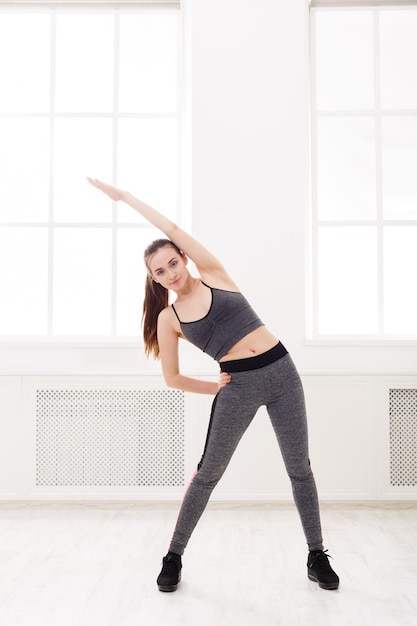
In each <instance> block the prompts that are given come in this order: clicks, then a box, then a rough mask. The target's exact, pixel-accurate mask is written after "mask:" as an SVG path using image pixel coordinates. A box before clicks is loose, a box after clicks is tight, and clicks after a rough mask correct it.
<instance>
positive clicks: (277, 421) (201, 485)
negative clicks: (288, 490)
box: [169, 344, 323, 554]
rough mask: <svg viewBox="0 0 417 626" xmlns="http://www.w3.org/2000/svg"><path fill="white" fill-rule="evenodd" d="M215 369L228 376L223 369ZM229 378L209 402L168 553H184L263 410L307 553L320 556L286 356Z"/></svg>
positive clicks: (299, 408) (299, 402)
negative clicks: (194, 468)
mask: <svg viewBox="0 0 417 626" xmlns="http://www.w3.org/2000/svg"><path fill="white" fill-rule="evenodd" d="M279 345H282V344H279ZM284 351H285V348H284ZM270 352H271V351H270ZM254 358H255V359H256V357H254ZM244 361H252V359H244ZM229 363H233V362H229ZM220 365H221V366H222V369H223V370H224V371H228V370H227V364H225V363H221V364H220ZM231 376H232V380H231V382H230V383H229V384H228V385H227V386H226V387H224V388H223V389H221V390H220V391H219V393H218V394H217V395H216V397H215V399H214V402H213V407H212V413H211V419H210V424H209V430H208V434H207V440H206V445H205V449H204V454H203V457H202V459H201V462H200V464H199V466H198V470H197V471H196V473H195V474H194V477H193V479H192V481H191V483H190V486H189V488H188V490H187V492H186V494H185V496H184V499H183V502H182V506H181V509H180V512H179V516H178V520H177V524H176V527H175V531H174V535H173V537H172V540H171V544H170V547H169V549H170V550H171V551H172V552H176V553H177V554H183V553H184V550H185V547H186V545H187V543H188V540H189V539H190V537H191V534H192V532H193V530H194V528H195V526H196V524H197V522H198V520H199V519H200V517H201V515H202V513H203V511H204V509H205V507H206V505H207V502H208V500H209V498H210V495H211V493H212V491H213V489H214V487H215V486H216V485H217V483H218V482H219V480H220V478H221V477H222V475H223V473H224V471H225V470H226V467H227V466H228V464H229V461H230V459H231V458H232V455H233V453H234V451H235V449H236V447H237V445H238V443H239V441H240V439H241V437H242V436H243V434H244V432H245V431H246V429H247V428H248V426H249V424H250V423H251V421H252V419H253V418H254V416H255V413H256V412H257V411H258V409H259V408H260V407H261V406H263V405H266V408H267V411H268V414H269V417H270V419H271V423H272V426H273V429H274V431H275V435H276V437H277V440H278V443H279V446H280V448H281V453H282V457H283V459H284V463H285V467H286V470H287V473H288V476H289V478H290V481H291V486H292V491H293V496H294V501H295V504H296V506H297V509H298V513H299V515H300V519H301V523H302V526H303V530H304V534H305V537H306V540H307V544H308V547H309V549H310V550H322V549H323V540H322V535H321V525H320V512H319V504H318V498H317V490H316V484H315V481H314V476H313V473H312V471H311V468H310V461H309V457H308V434H307V419H306V410H305V403H304V392H303V388H302V384H301V380H300V376H299V375H298V372H297V370H296V368H295V366H294V363H293V361H292V359H291V357H290V355H289V354H288V353H287V354H285V356H283V357H281V358H280V357H278V360H275V361H274V362H272V363H270V364H269V365H266V366H264V367H261V368H259V369H250V370H248V371H240V372H233V373H232V374H231Z"/></svg>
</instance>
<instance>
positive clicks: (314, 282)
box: [308, 12, 319, 339]
mask: <svg viewBox="0 0 417 626" xmlns="http://www.w3.org/2000/svg"><path fill="white" fill-rule="evenodd" d="M315 35H316V22H315V14H314V12H313V13H312V17H311V26H310V55H311V64H310V71H311V73H312V75H311V78H310V85H311V92H310V98H311V100H310V141H311V151H312V158H311V159H310V164H311V165H310V168H311V171H310V176H311V190H310V193H311V224H310V241H309V243H310V245H311V254H310V258H311V269H310V271H309V272H308V276H309V279H310V289H309V292H310V303H311V304H310V306H311V314H312V315H311V317H312V320H311V331H312V336H313V338H315V339H316V338H318V336H319V297H318V296H319V293H318V281H319V275H318V214H317V213H318V206H317V203H318V197H317V193H318V190H317V116H318V113H317V91H316V84H317V79H316V55H315V50H316V46H315V44H316V37H315Z"/></svg>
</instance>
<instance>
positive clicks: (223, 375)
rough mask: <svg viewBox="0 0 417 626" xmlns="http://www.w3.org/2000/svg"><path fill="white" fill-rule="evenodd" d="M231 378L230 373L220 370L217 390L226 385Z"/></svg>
mask: <svg viewBox="0 0 417 626" xmlns="http://www.w3.org/2000/svg"><path fill="white" fill-rule="evenodd" d="M231 380H232V377H231V376H230V374H228V373H227V372H222V371H220V374H219V382H218V383H217V385H218V390H219V391H220V389H223V388H224V387H226V386H227V385H228V384H229V383H230V381H231Z"/></svg>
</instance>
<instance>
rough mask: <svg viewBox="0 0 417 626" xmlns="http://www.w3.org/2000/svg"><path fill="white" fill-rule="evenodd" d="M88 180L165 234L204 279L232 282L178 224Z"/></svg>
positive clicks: (128, 196)
mask: <svg viewBox="0 0 417 626" xmlns="http://www.w3.org/2000/svg"><path fill="white" fill-rule="evenodd" d="M87 180H88V182H89V183H90V184H91V185H93V186H94V187H96V188H97V189H100V191H102V192H103V193H105V194H106V195H107V196H109V198H111V199H112V200H114V201H116V202H117V201H122V202H124V203H125V204H128V205H129V206H131V207H132V208H133V209H135V211H137V212H138V213H139V214H140V215H141V216H142V217H143V218H145V220H147V221H148V222H150V223H151V224H152V225H153V226H155V227H156V228H158V229H159V230H160V231H162V232H163V233H165V235H166V236H167V237H168V238H169V239H170V240H171V241H173V242H174V243H175V245H176V246H178V248H180V250H182V251H183V252H184V254H186V255H187V256H188V257H189V258H190V259H191V260H192V261H193V262H194V263H195V265H196V267H197V269H198V271H199V272H200V274H201V275H202V277H203V278H204V275H207V276H214V277H217V278H218V279H219V280H220V281H226V282H227V283H228V284H230V283H231V282H232V281H231V279H230V278H229V276H228V275H227V272H226V270H225V268H224V267H223V265H222V264H221V263H220V261H219V260H218V259H217V258H216V257H215V256H214V255H213V254H211V252H209V251H208V250H207V249H206V248H205V247H204V246H202V245H201V244H200V243H199V242H198V241H197V240H196V239H194V237H192V236H191V235H190V234H188V233H187V232H185V231H184V230H183V229H182V228H180V227H179V226H178V225H177V224H175V223H174V222H172V221H171V220H169V219H168V218H167V217H165V216H164V215H162V213H159V211H157V210H156V209H153V208H152V207H150V206H149V205H147V204H145V203H144V202H142V201H141V200H139V199H138V198H135V196H133V195H132V194H131V193H129V192H128V191H123V190H122V189H118V188H117V187H113V186H112V185H108V184H107V183H104V182H102V181H100V180H98V179H97V178H94V179H93V178H87ZM236 289H237V288H236Z"/></svg>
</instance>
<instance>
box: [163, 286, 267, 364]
mask: <svg viewBox="0 0 417 626" xmlns="http://www.w3.org/2000/svg"><path fill="white" fill-rule="evenodd" d="M201 282H202V284H203V285H204V286H205V287H208V289H210V290H211V306H210V309H209V312H208V313H207V315H205V316H204V317H203V318H201V319H200V320H196V321H195V322H181V320H180V318H179V317H178V313H177V312H176V310H175V307H174V305H173V304H172V305H171V306H172V308H173V310H174V313H175V315H176V316H177V318H178V321H179V323H180V325H181V330H182V332H183V335H184V337H185V338H186V339H188V341H189V342H190V343H193V344H194V345H195V346H197V348H200V350H202V351H203V352H206V353H207V354H209V355H210V356H211V357H213V359H215V360H216V361H218V360H219V359H221V358H222V357H223V356H224V355H225V354H227V352H228V351H229V350H230V348H232V347H233V346H234V345H235V344H236V343H237V342H238V341H239V340H240V339H243V337H246V335H248V334H249V333H250V332H252V331H253V330H256V329H257V328H259V327H260V326H263V325H264V324H263V322H262V321H261V320H260V318H259V317H258V316H257V315H256V313H255V311H254V310H253V309H252V307H251V306H250V304H249V302H248V301H247V300H246V298H245V297H244V296H243V295H242V294H241V293H239V292H237V291H227V290H225V289H217V288H216V287H210V286H209V285H206V283H203V281H201Z"/></svg>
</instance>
